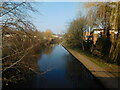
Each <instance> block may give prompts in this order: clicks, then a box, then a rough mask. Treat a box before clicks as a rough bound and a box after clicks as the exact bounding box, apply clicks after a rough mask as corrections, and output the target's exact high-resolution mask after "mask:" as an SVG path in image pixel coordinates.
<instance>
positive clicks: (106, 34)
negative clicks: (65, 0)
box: [64, 2, 120, 64]
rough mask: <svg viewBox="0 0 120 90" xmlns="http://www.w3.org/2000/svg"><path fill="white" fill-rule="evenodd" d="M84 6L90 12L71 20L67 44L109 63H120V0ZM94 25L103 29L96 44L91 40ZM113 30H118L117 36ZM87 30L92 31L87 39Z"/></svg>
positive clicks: (66, 35)
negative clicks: (113, 34) (118, 0)
mask: <svg viewBox="0 0 120 90" xmlns="http://www.w3.org/2000/svg"><path fill="white" fill-rule="evenodd" d="M84 6H85V8H86V9H87V10H88V12H87V13H86V15H84V16H83V15H80V17H78V18H77V19H74V20H73V21H72V22H70V24H69V27H68V29H67V32H66V33H65V35H64V38H65V41H64V42H65V43H66V45H67V46H70V47H78V48H80V49H81V50H82V51H84V52H89V53H92V54H93V55H95V56H97V57H100V58H103V59H104V60H105V61H107V62H109V63H117V64H120V12H119V11H120V2H94V3H86V4H85V5H84ZM94 27H97V28H102V30H103V34H102V35H101V36H99V37H98V39H97V41H96V43H95V44H94V43H93V40H91V38H92V35H93V34H94ZM111 30H113V31H114V32H117V34H116V37H115V36H112V34H111ZM85 32H90V35H88V37H87V40H85Z"/></svg>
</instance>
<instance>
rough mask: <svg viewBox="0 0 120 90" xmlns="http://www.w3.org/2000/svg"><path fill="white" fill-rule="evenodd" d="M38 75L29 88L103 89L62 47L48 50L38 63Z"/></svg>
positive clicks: (55, 46)
mask: <svg viewBox="0 0 120 90" xmlns="http://www.w3.org/2000/svg"><path fill="white" fill-rule="evenodd" d="M37 65H38V72H39V73H38V74H36V75H35V77H34V79H33V81H31V82H29V84H27V85H26V86H25V87H28V88H102V87H101V85H100V84H99V83H98V82H97V81H96V79H95V78H94V77H93V76H92V75H91V74H90V73H89V71H88V70H87V69H86V68H85V67H84V66H83V65H82V64H81V63H80V62H79V61H78V60H77V59H75V58H74V57H73V56H72V55H71V54H70V53H69V52H68V51H67V50H66V49H65V48H64V47H63V46H62V45H51V46H50V47H49V48H46V49H45V50H44V51H43V53H42V56H41V58H40V59H39V60H38V62H37Z"/></svg>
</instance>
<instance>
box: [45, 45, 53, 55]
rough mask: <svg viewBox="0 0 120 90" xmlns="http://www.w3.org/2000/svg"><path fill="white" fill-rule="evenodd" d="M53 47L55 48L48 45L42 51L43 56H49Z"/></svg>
mask: <svg viewBox="0 0 120 90" xmlns="http://www.w3.org/2000/svg"><path fill="white" fill-rule="evenodd" d="M54 46H55V44H50V45H48V46H47V47H46V48H45V50H44V54H47V55H50V54H51V52H52V50H53V47H54Z"/></svg>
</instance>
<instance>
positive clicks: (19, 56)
mask: <svg viewBox="0 0 120 90" xmlns="http://www.w3.org/2000/svg"><path fill="white" fill-rule="evenodd" d="M0 8H1V9H2V11H1V17H2V28H1V30H2V52H3V53H2V58H1V60H2V82H3V87H6V86H8V87H12V85H14V84H15V83H18V82H21V83H22V82H23V81H25V80H27V79H30V78H31V76H33V74H34V73H36V70H37V60H38V58H40V52H41V50H42V49H43V47H46V46H47V45H48V44H50V40H49V39H50V37H51V35H52V32H50V33H49V32H40V31H38V30H37V29H36V27H35V26H34V25H33V24H32V23H31V21H30V20H29V18H28V17H29V14H28V13H27V11H28V12H29V11H31V12H34V13H36V12H37V11H36V10H35V9H34V8H33V7H32V3H27V2H3V3H2V6H1V7H0Z"/></svg>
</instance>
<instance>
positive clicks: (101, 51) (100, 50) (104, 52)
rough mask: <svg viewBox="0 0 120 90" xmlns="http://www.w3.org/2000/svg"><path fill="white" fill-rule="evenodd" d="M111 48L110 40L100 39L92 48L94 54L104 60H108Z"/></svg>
mask: <svg viewBox="0 0 120 90" xmlns="http://www.w3.org/2000/svg"><path fill="white" fill-rule="evenodd" d="M110 47H111V41H110V39H109V38H105V37H101V38H98V40H97V42H96V44H95V45H93V46H92V47H91V52H92V54H94V55H96V56H99V57H101V58H104V59H108V55H109V51H110Z"/></svg>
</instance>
